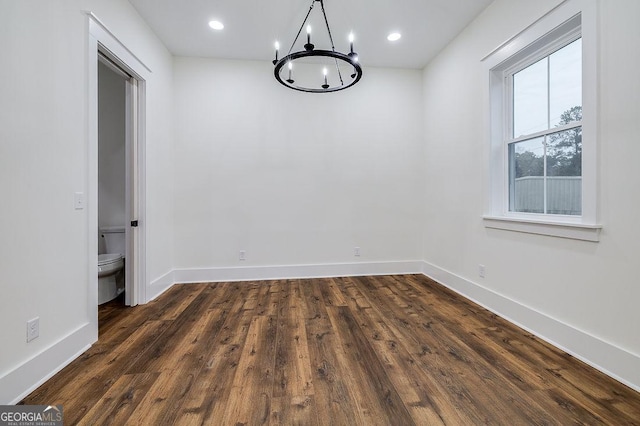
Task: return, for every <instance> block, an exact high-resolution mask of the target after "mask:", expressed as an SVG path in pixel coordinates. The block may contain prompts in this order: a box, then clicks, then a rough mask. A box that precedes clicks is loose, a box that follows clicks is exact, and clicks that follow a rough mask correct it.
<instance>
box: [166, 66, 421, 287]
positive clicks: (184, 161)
mask: <svg viewBox="0 0 640 426" xmlns="http://www.w3.org/2000/svg"><path fill="white" fill-rule="evenodd" d="M174 74H175V80H174V81H175V114H176V118H177V122H176V147H177V148H176V157H175V165H176V168H175V179H176V210H175V211H176V213H175V221H176V222H175V228H176V241H175V248H176V251H175V265H176V267H177V268H178V269H189V268H203V269H205V270H206V269H208V268H220V267H234V266H242V267H252V266H256V265H306V264H315V265H335V264H341V263H348V262H384V261H406V260H418V259H420V255H421V248H420V247H421V236H420V232H419V229H420V227H421V223H422V220H423V209H422V203H421V200H420V198H419V196H418V194H421V193H422V192H423V189H424V182H423V181H422V179H421V175H422V170H423V160H422V153H423V147H422V142H421V141H422V127H421V123H420V120H421V110H422V95H421V90H420V88H421V85H422V82H421V73H420V71H417V70H389V69H375V68H367V70H366V71H365V75H364V77H363V79H362V81H361V82H360V83H359V84H358V85H356V86H355V87H353V88H352V89H349V90H347V91H344V92H337V93H332V94H312V95H310V94H306V93H300V92H295V91H292V90H289V89H286V88H284V87H282V86H281V85H280V84H279V83H277V82H276V81H275V79H274V78H273V66H272V65H271V64H270V63H269V62H264V63H263V62H249V61H228V60H212V59H195V58H176V59H175V68H174ZM354 247H360V248H361V257H359V258H356V257H354V252H353V250H354ZM240 250H246V261H243V262H241V261H239V256H238V253H239V251H240ZM209 277H211V275H209Z"/></svg>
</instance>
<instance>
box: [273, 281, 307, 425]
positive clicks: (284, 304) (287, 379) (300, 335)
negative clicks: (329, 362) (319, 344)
mask: <svg viewBox="0 0 640 426" xmlns="http://www.w3.org/2000/svg"><path fill="white" fill-rule="evenodd" d="M287 290H288V291H283V292H282V293H281V297H280V303H279V306H278V324H277V327H278V329H277V342H276V358H275V371H274V374H275V378H274V387H273V399H274V404H273V406H272V410H271V422H272V424H273V423H275V424H307V425H308V424H316V422H317V411H316V407H315V400H314V397H313V394H314V390H313V375H312V372H311V364H310V360H309V345H308V343H307V331H306V328H305V322H304V316H303V308H302V304H303V303H304V302H303V300H302V295H301V291H300V287H299V286H298V283H295V282H289V283H288V288H287Z"/></svg>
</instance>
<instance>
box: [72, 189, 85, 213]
mask: <svg viewBox="0 0 640 426" xmlns="http://www.w3.org/2000/svg"><path fill="white" fill-rule="evenodd" d="M73 205H74V207H75V208H76V210H82V209H84V192H76V193H75V194H74V196H73Z"/></svg>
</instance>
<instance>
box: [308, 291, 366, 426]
mask: <svg viewBox="0 0 640 426" xmlns="http://www.w3.org/2000/svg"><path fill="white" fill-rule="evenodd" d="M300 288H301V291H302V295H303V301H304V303H303V312H305V318H306V319H305V329H306V330H307V342H308V345H309V361H310V364H311V369H312V372H313V389H314V398H315V403H316V407H317V410H318V424H320V425H357V424H363V423H362V421H361V420H360V414H359V412H358V410H357V401H356V400H354V399H353V397H352V393H351V392H350V391H349V385H348V379H347V377H346V374H345V373H344V372H343V371H342V370H341V368H340V364H339V362H338V360H337V358H336V350H335V349H336V346H337V343H336V337H335V331H334V330H333V328H332V325H331V321H330V319H329V315H328V313H327V309H326V306H325V304H324V300H323V299H322V295H321V294H320V289H319V284H318V281H312V280H303V281H302V282H301V284H300Z"/></svg>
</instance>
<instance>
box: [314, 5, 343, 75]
mask: <svg viewBox="0 0 640 426" xmlns="http://www.w3.org/2000/svg"><path fill="white" fill-rule="evenodd" d="M317 1H319V2H320V7H321V8H322V16H324V23H325V24H327V32H328V33H329V41H330V42H331V50H332V51H334V52H335V51H336V46H335V44H334V43H333V35H332V34H331V28H329V20H327V13H326V12H325V11H324V1H323V0H317ZM314 3H315V2H314ZM333 60H334V62H335V63H336V70H337V71H338V77H340V85H344V81H343V80H342V73H341V72H340V66H339V65H338V60H337V59H336V58H333Z"/></svg>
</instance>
